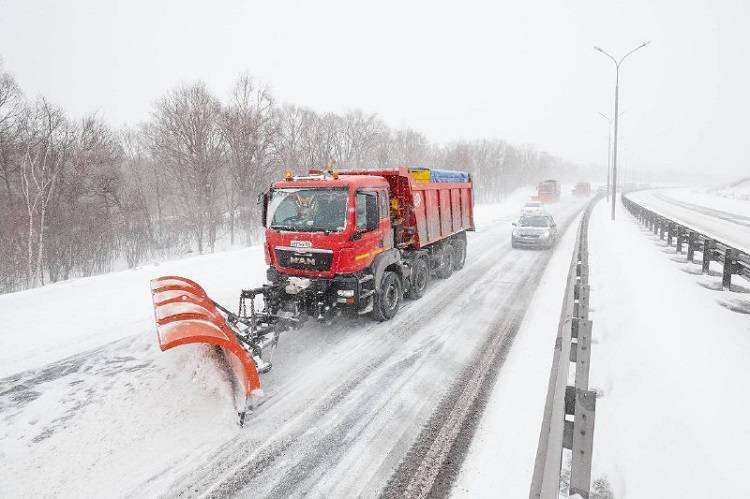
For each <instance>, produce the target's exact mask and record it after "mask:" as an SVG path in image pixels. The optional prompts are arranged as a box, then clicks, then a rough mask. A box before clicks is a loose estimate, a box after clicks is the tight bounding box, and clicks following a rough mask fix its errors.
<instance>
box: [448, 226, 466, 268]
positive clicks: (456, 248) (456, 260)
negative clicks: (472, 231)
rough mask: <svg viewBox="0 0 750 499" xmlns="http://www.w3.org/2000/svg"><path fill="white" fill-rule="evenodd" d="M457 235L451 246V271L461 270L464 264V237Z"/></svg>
mask: <svg viewBox="0 0 750 499" xmlns="http://www.w3.org/2000/svg"><path fill="white" fill-rule="evenodd" d="M462 236H463V234H461V235H459V236H458V237H457V238H456V239H455V240H454V241H453V242H452V243H451V245H452V246H453V270H461V269H462V268H464V264H465V263H466V237H465V236H463V237H462Z"/></svg>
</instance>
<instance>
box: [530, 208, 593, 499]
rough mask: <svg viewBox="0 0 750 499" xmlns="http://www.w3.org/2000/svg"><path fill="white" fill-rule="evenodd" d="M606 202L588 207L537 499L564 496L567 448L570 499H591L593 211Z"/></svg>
mask: <svg viewBox="0 0 750 499" xmlns="http://www.w3.org/2000/svg"><path fill="white" fill-rule="evenodd" d="M600 197H601V196H600V195H599V196H597V197H595V198H594V199H592V200H591V202H590V203H589V205H588V206H587V207H586V210H585V211H584V213H583V217H582V218H581V223H580V225H579V227H578V233H577V235H576V246H575V250H574V251H573V257H572V259H571V262H570V269H569V271H568V283H567V286H566V287H565V298H564V301H563V306H562V311H561V313H560V322H559V325H558V329H557V340H556V341H555V352H554V357H553V361H552V370H551V372H550V379H549V385H548V389H547V402H546V404H545V407H544V418H543V420H542V428H541V432H540V434H539V445H538V446H537V452H536V460H535V462H534V474H533V477H532V481H531V490H530V492H529V497H530V498H531V499H553V498H554V499H557V497H558V496H559V493H560V475H561V469H562V462H563V449H569V450H571V451H572V457H571V470H570V488H569V493H570V495H573V494H579V495H580V496H581V497H583V498H584V499H588V497H589V491H590V486H591V457H592V450H593V446H594V415H595V411H596V394H595V392H593V391H590V390H589V389H588V384H589V363H590V359H591V328H592V321H591V320H589V294H590V288H589V263H588V257H589V253H588V226H589V217H590V215H591V210H592V208H593V207H594V204H596V202H597V201H598V200H599V199H600ZM571 364H575V385H574V386H569V385H568V379H569V377H570V373H571V371H570V369H571V367H570V366H571Z"/></svg>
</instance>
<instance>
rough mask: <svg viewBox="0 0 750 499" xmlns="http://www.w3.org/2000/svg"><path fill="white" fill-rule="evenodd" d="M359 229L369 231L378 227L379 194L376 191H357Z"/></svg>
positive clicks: (357, 225) (357, 224)
mask: <svg viewBox="0 0 750 499" xmlns="http://www.w3.org/2000/svg"><path fill="white" fill-rule="evenodd" d="M355 214H356V218H357V223H356V227H357V230H358V231H360V232H367V231H370V230H374V229H376V228H377V227H378V218H379V217H378V194H377V192H375V191H359V192H357V207H356V212H355Z"/></svg>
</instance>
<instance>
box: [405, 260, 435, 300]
mask: <svg viewBox="0 0 750 499" xmlns="http://www.w3.org/2000/svg"><path fill="white" fill-rule="evenodd" d="M409 281H410V282H409V291H407V292H406V296H408V297H409V298H411V299H412V300H418V299H420V298H422V296H424V292H425V290H426V289H427V283H428V282H430V267H429V265H427V259H426V258H417V259H416V260H414V265H413V266H412V268H411V278H410V279H409Z"/></svg>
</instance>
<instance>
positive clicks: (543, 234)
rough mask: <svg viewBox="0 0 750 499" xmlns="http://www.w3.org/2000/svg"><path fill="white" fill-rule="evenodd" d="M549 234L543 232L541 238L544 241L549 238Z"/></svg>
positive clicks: (546, 231)
mask: <svg viewBox="0 0 750 499" xmlns="http://www.w3.org/2000/svg"><path fill="white" fill-rule="evenodd" d="M549 234H550V232H549V231H548V230H545V231H544V232H543V233H542V237H543V238H544V239H547V238H549Z"/></svg>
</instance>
